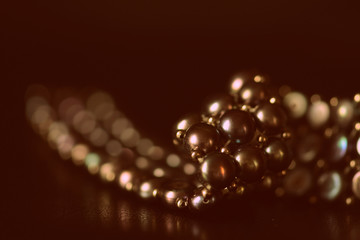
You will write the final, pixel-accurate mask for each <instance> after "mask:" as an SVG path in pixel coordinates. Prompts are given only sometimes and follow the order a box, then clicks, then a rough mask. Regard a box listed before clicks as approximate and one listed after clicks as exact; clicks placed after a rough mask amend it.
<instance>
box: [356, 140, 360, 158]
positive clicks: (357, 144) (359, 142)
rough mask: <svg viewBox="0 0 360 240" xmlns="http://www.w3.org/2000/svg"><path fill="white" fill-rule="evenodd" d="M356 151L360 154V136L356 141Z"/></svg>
mask: <svg viewBox="0 0 360 240" xmlns="http://www.w3.org/2000/svg"><path fill="white" fill-rule="evenodd" d="M356 151H357V153H358V154H359V155H360V137H359V138H358V140H357V142H356Z"/></svg>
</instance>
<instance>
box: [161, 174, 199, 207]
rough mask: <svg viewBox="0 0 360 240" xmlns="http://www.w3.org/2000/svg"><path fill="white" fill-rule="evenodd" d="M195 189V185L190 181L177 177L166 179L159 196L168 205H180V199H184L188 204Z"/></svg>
mask: <svg viewBox="0 0 360 240" xmlns="http://www.w3.org/2000/svg"><path fill="white" fill-rule="evenodd" d="M193 190H194V186H193V185H192V184H190V182H189V181H187V180H181V179H177V180H171V181H166V182H165V183H164V184H163V185H162V186H161V187H160V188H159V192H158V194H157V196H158V197H160V198H161V199H162V201H163V202H164V203H165V204H167V205H168V206H170V207H179V206H177V205H178V203H179V200H181V201H184V204H185V205H187V202H186V201H187V200H188V196H189V195H190V194H191V192H192V191H193Z"/></svg>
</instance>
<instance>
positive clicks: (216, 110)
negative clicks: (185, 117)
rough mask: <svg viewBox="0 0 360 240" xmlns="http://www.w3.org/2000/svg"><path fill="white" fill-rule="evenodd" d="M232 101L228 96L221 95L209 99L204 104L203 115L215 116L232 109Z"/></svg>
mask: <svg viewBox="0 0 360 240" xmlns="http://www.w3.org/2000/svg"><path fill="white" fill-rule="evenodd" d="M233 105H234V99H233V98H232V97H231V96H230V95H226V94H221V95H217V96H214V97H213V98H210V99H209V100H208V101H207V103H206V104H205V109H204V110H205V111H204V112H205V113H206V114H208V115H210V116H217V115H219V114H220V113H221V112H222V111H225V110H230V109H232V106H233Z"/></svg>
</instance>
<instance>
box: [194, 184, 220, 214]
mask: <svg viewBox="0 0 360 240" xmlns="http://www.w3.org/2000/svg"><path fill="white" fill-rule="evenodd" d="M204 190H206V189H204V187H200V188H199V189H196V190H195V193H194V194H193V195H192V196H191V198H190V201H189V204H190V207H191V208H192V209H195V210H200V211H202V210H206V209H208V208H210V207H212V206H214V205H215V203H216V202H217V200H218V196H217V195H215V194H213V193H211V192H209V193H208V194H204Z"/></svg>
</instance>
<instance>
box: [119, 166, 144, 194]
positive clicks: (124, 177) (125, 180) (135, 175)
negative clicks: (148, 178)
mask: <svg viewBox="0 0 360 240" xmlns="http://www.w3.org/2000/svg"><path fill="white" fill-rule="evenodd" d="M140 177H141V174H140V173H139V172H138V171H137V170H135V169H130V170H125V171H122V172H121V173H120V175H119V178H118V183H119V185H120V187H121V188H123V189H125V190H127V191H132V190H133V189H134V186H135V185H136V184H137V183H138V182H139V181H141V178H140Z"/></svg>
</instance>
